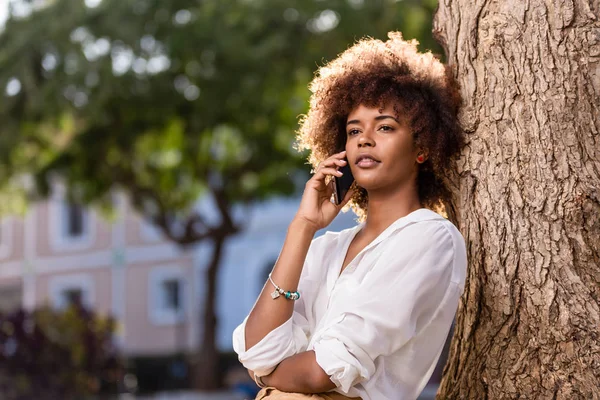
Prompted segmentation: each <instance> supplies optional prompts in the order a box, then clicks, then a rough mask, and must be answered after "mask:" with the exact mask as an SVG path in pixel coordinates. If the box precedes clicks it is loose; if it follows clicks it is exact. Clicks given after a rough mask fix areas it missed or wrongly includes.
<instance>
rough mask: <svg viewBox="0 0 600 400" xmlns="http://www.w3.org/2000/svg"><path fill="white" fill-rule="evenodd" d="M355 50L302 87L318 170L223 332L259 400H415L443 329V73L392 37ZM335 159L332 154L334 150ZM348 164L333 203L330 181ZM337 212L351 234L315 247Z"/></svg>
mask: <svg viewBox="0 0 600 400" xmlns="http://www.w3.org/2000/svg"><path fill="white" fill-rule="evenodd" d="M389 39H390V40H388V41H387V42H382V41H379V40H374V39H363V40H361V41H359V42H358V43H356V44H355V45H354V46H352V47H351V48H349V49H348V50H346V51H345V52H344V53H342V54H341V55H340V56H339V57H338V58H337V59H335V60H333V61H332V62H330V63H329V64H327V65H326V66H324V67H321V68H320V70H319V71H318V74H317V75H316V77H315V78H314V80H313V81H312V83H311V85H310V89H311V91H312V92H313V94H312V97H311V101H310V110H309V112H308V115H307V116H305V117H304V118H303V120H302V121H301V126H300V129H299V135H298V136H299V142H300V147H301V148H308V149H310V150H311V154H310V158H309V160H310V162H311V163H312V165H313V166H315V167H316V169H315V171H314V175H313V176H312V177H311V179H310V180H309V181H308V182H307V184H306V187H305V190H304V194H303V196H302V200H301V203H300V206H299V209H298V211H297V213H296V215H295V218H294V219H293V221H292V222H291V224H290V226H289V228H288V232H287V237H286V239H285V243H284V245H283V248H282V250H281V253H280V255H279V258H278V260H277V262H276V264H275V266H274V268H273V271H272V273H271V275H270V277H269V280H267V282H266V283H265V286H264V288H263V290H262V292H261V294H260V296H259V298H258V300H257V302H256V304H255V305H254V307H253V309H252V311H251V312H250V314H249V315H248V316H247V317H246V318H245V319H244V321H243V322H242V324H241V325H239V326H238V327H237V328H236V330H235V331H234V334H233V343H234V350H235V351H236V352H237V354H238V356H239V360H240V361H241V363H242V364H243V365H244V366H245V367H246V368H247V369H248V370H249V373H250V374H251V376H252V377H253V378H254V379H255V381H256V382H257V384H258V385H259V386H261V387H263V389H262V390H261V391H260V392H259V394H258V396H257V399H263V398H265V399H278V398H280V399H294V398H298V399H300V398H313V399H340V398H360V399H362V400H382V399H415V398H417V397H418V395H419V393H420V392H421V390H422V389H423V387H424V386H425V384H426V383H427V381H428V379H429V377H430V376H431V373H432V372H433V369H434V367H435V365H436V362H437V360H438V358H439V355H440V353H441V350H442V347H443V345H444V341H445V339H446V336H447V334H448V331H449V328H450V325H451V323H452V320H453V317H454V314H455V312H456V308H457V305H458V301H459V297H460V295H461V294H462V291H463V288H464V280H465V275H466V264H467V262H466V248H465V242H464V239H463V237H462V236H461V234H460V232H459V231H458V229H457V228H456V227H455V226H454V225H453V224H452V223H451V222H450V221H448V220H446V219H445V218H444V217H442V216H441V215H439V214H438V213H436V212H434V211H433V210H432V209H435V208H437V207H439V206H440V205H441V204H448V202H450V201H451V200H452V198H451V192H450V190H449V185H450V182H448V178H447V177H448V176H451V175H452V174H451V173H450V172H452V171H451V169H452V168H454V164H455V163H454V161H455V160H454V157H455V156H456V155H458V153H459V152H460V150H461V148H462V147H463V145H464V136H463V132H462V130H461V128H460V125H459V123H458V119H457V113H458V109H459V106H460V96H459V94H458V90H457V86H456V83H455V81H454V80H453V79H452V77H451V74H450V70H449V69H448V68H446V67H444V65H443V64H441V63H440V62H439V61H438V60H437V59H436V58H435V57H433V55H432V54H431V53H430V52H428V53H425V54H421V53H418V51H417V48H416V45H417V42H416V40H411V41H404V40H403V39H402V35H401V34H400V33H398V32H395V33H393V32H392V33H390V34H389ZM340 148H343V149H344V151H342V152H339V149H340ZM346 162H348V163H349V164H350V168H351V171H352V174H353V175H354V178H355V183H354V185H353V188H352V189H351V190H350V191H349V192H348V194H347V195H346V197H345V198H344V200H343V202H342V203H341V204H340V205H339V206H338V205H335V204H334V203H332V202H331V195H332V186H331V184H330V180H331V178H332V177H337V176H340V175H341V172H340V171H338V169H339V168H340V167H342V166H344V165H345V164H346ZM346 205H348V207H352V209H353V210H354V212H355V213H356V214H357V215H358V216H359V222H360V224H358V225H357V226H355V227H354V228H351V229H347V230H344V231H342V232H335V233H334V232H327V233H326V234H325V235H323V236H321V237H318V238H316V239H313V236H314V235H315V233H316V232H317V230H319V229H322V228H325V227H327V226H328V225H329V223H330V222H331V221H332V220H333V219H334V217H335V216H336V215H337V214H338V213H339V211H340V210H341V209H342V208H343V207H345V206H346Z"/></svg>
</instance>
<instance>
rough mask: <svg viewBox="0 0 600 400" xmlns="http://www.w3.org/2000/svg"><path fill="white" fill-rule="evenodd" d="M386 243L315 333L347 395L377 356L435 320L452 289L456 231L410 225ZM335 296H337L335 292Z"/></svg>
mask: <svg viewBox="0 0 600 400" xmlns="http://www.w3.org/2000/svg"><path fill="white" fill-rule="evenodd" d="M405 229H406V232H402V234H401V235H397V236H394V237H392V238H390V239H388V240H390V241H391V242H389V243H386V244H385V249H384V250H382V252H381V254H380V255H379V257H378V259H377V261H376V262H375V264H374V266H373V269H372V270H371V271H370V272H369V273H368V274H367V275H366V276H365V278H364V280H363V281H362V282H361V284H360V285H359V287H358V289H357V290H356V293H352V294H351V295H350V296H348V295H347V294H345V295H344V296H348V297H347V298H346V297H343V300H344V306H343V308H342V310H343V311H342V312H341V313H340V315H339V316H338V317H337V318H336V319H332V323H331V324H328V326H327V328H325V329H323V330H320V331H319V332H317V333H316V334H315V337H313V339H312V341H311V344H309V347H308V348H309V349H311V347H312V349H313V350H314V351H315V355H316V360H317V363H318V364H319V365H320V366H321V368H322V369H323V370H324V371H325V372H326V373H327V374H328V375H329V376H330V379H331V381H332V382H333V383H335V384H336V386H337V387H338V388H339V389H341V390H342V391H343V392H345V393H346V394H347V393H348V391H349V390H350V388H351V387H352V386H354V385H356V384H358V383H360V382H363V381H367V380H369V379H370V377H371V376H373V374H374V372H375V360H376V359H377V357H379V356H382V355H390V354H392V353H394V352H396V351H397V350H398V349H400V348H401V347H402V346H404V345H405V344H406V343H407V342H408V341H409V340H410V339H411V338H413V337H414V336H415V335H416V334H417V333H418V332H419V331H420V330H421V329H423V327H425V326H426V325H427V324H428V323H430V322H431V321H432V319H433V317H434V315H435V313H436V312H437V311H438V309H439V308H440V305H441V304H442V303H443V299H444V297H445V295H446V293H447V292H448V290H449V288H450V287H451V279H452V270H453V263H454V258H455V243H454V239H453V236H452V234H451V233H450V232H449V230H448V228H447V227H446V226H444V224H443V223H438V222H436V223H433V224H427V225H426V226H425V227H423V226H419V224H416V225H413V226H411V227H407V228H405ZM334 296H335V294H334Z"/></svg>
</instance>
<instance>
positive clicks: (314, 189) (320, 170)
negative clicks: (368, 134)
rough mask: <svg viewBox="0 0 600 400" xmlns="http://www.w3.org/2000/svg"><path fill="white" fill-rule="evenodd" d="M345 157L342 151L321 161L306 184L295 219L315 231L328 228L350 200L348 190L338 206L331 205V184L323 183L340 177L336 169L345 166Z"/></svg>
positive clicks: (350, 192) (351, 192) (350, 193)
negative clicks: (312, 227) (330, 177)
mask: <svg viewBox="0 0 600 400" xmlns="http://www.w3.org/2000/svg"><path fill="white" fill-rule="evenodd" d="M345 157H346V152H345V151H342V152H340V153H336V154H334V155H332V156H331V157H329V158H327V159H326V160H324V161H322V162H321V163H320V164H319V166H318V167H317V170H316V171H315V174H314V175H313V176H312V177H311V178H310V179H309V180H308V182H306V186H305V188H304V194H303V195H302V201H301V202H300V207H299V209H298V212H297V213H296V218H297V219H298V218H299V219H302V220H304V221H306V222H308V223H310V224H311V225H313V226H314V227H315V229H316V230H319V229H322V228H325V227H326V226H328V225H329V224H330V223H331V221H333V219H334V218H335V217H336V216H337V215H338V213H339V212H340V210H341V209H342V207H344V206H345V205H346V203H348V201H350V199H351V198H352V194H353V191H352V190H349V191H348V193H346V196H344V200H343V201H342V202H341V203H340V204H339V205H336V204H334V203H332V202H331V195H332V194H333V186H332V183H333V182H331V181H330V182H329V184H327V183H326V182H325V181H326V177H327V176H337V177H340V176H342V175H341V172H339V171H338V167H343V166H344V165H346V162H347V161H346V160H344V158H345Z"/></svg>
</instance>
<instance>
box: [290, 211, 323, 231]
mask: <svg viewBox="0 0 600 400" xmlns="http://www.w3.org/2000/svg"><path fill="white" fill-rule="evenodd" d="M291 229H293V230H294V231H296V232H302V233H306V234H308V235H311V236H314V235H315V233H317V231H318V230H319V229H320V228H319V227H318V226H316V224H315V223H314V222H311V221H309V220H308V219H306V218H304V217H301V216H295V217H294V219H293V220H292V222H291V223H290V226H289V229H288V230H291Z"/></svg>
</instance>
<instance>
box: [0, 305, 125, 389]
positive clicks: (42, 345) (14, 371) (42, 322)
mask: <svg viewBox="0 0 600 400" xmlns="http://www.w3.org/2000/svg"><path fill="white" fill-rule="evenodd" d="M113 332H114V323H113V320H112V319H110V318H105V317H100V316H98V315H96V314H94V313H92V312H89V311H87V310H85V309H83V308H82V307H81V306H78V305H74V306H72V307H70V308H68V309H67V310H65V311H62V312H61V311H54V310H51V309H49V308H42V309H39V310H37V311H35V312H31V313H30V312H27V311H23V310H20V311H17V312H14V313H12V314H8V315H0V349H2V351H1V352H0V393H2V398H3V399H7V400H10V399H40V400H44V399H58V398H60V399H65V400H66V399H84V398H88V396H91V395H96V394H100V393H113V394H116V393H117V391H118V386H119V382H120V381H121V375H122V372H123V371H124V368H123V366H122V364H121V361H120V359H119V358H118V357H117V353H116V350H115V348H114V346H113V343H112V340H113V337H112V335H113Z"/></svg>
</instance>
